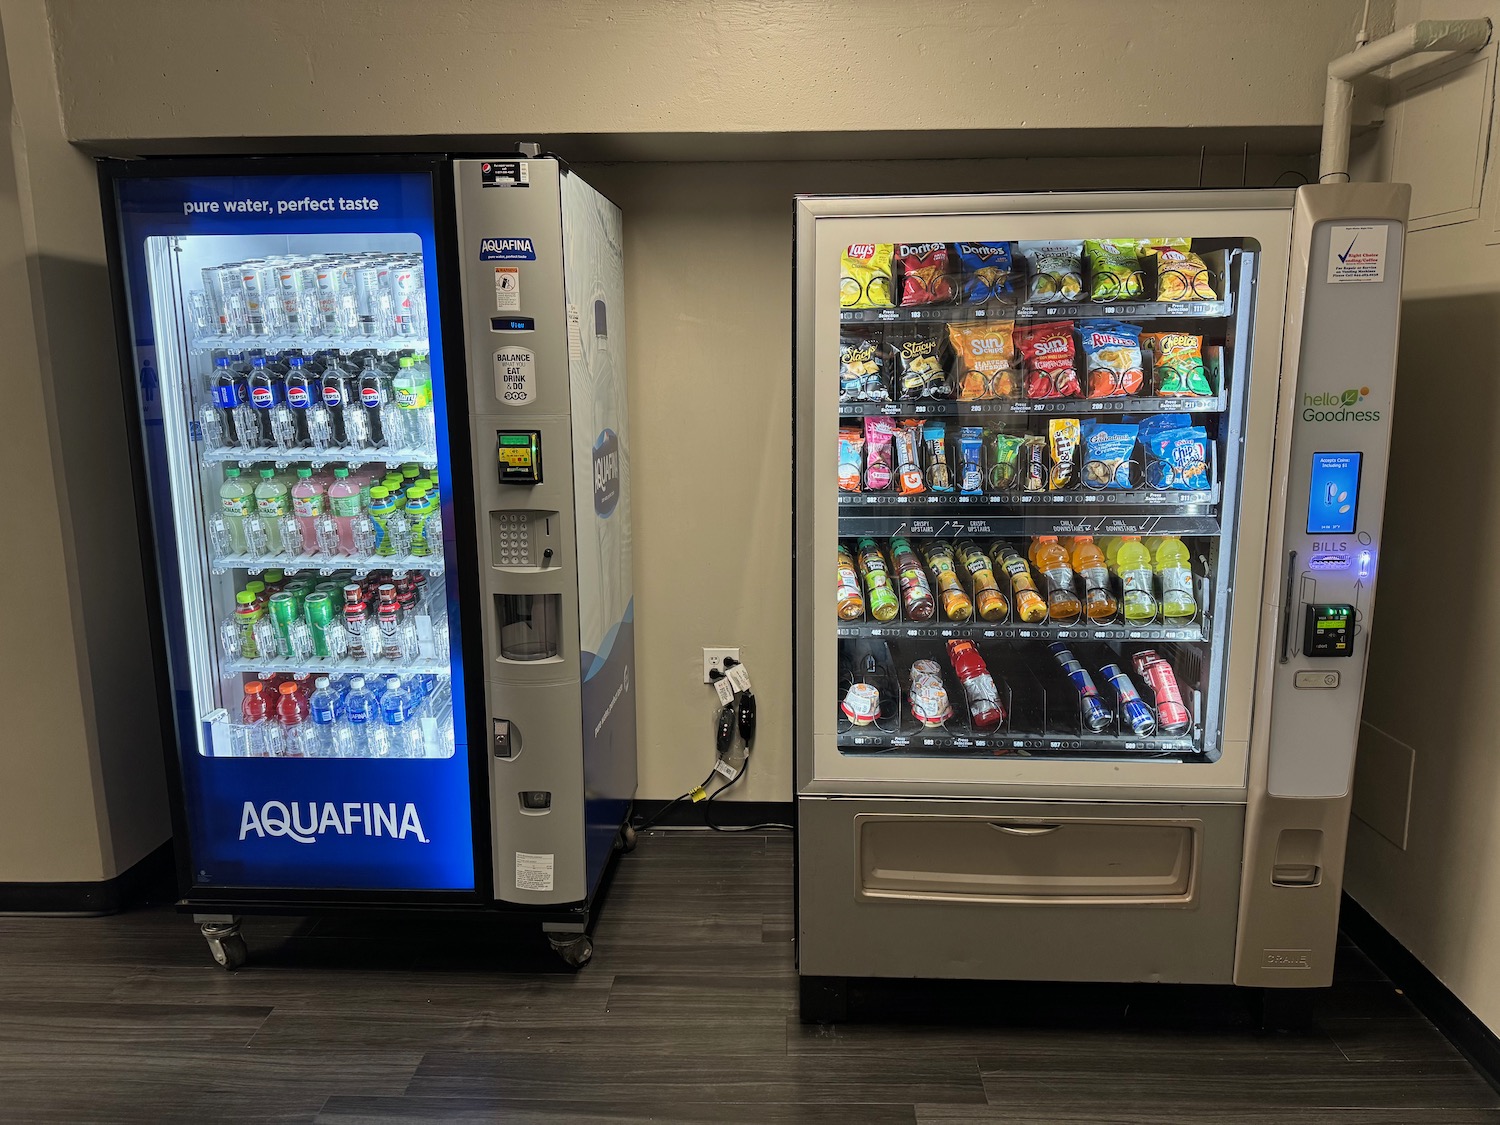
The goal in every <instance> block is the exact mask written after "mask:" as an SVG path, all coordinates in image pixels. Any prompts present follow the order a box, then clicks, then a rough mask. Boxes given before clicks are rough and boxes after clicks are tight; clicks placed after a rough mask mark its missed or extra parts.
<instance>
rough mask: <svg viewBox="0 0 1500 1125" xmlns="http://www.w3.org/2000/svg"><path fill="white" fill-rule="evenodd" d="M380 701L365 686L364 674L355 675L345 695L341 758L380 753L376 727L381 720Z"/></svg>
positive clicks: (362, 756)
mask: <svg viewBox="0 0 1500 1125" xmlns="http://www.w3.org/2000/svg"><path fill="white" fill-rule="evenodd" d="M379 711H380V706H379V703H378V702H377V701H376V699H375V695H374V693H372V692H371V691H369V690H368V689H367V688H366V687H365V678H364V677H363V676H354V677H353V678H351V679H350V681H349V694H348V695H346V696H345V697H344V726H343V733H344V738H343V739H342V744H341V746H340V750H341V753H340V754H339V757H341V758H368V757H375V756H377V754H378V743H379V738H378V737H372V735H374V734H375V731H374V728H375V726H376V724H377V723H378V722H379Z"/></svg>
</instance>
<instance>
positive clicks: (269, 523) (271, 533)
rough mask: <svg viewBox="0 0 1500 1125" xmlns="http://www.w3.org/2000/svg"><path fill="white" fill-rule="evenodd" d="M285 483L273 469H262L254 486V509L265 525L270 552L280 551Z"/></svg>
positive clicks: (284, 504) (285, 494)
mask: <svg viewBox="0 0 1500 1125" xmlns="http://www.w3.org/2000/svg"><path fill="white" fill-rule="evenodd" d="M288 508H289V505H288V504H287V489H286V485H285V484H283V483H282V482H281V481H279V480H277V479H276V470H275V469H262V470H261V471H260V483H259V484H258V485H256V486H255V510H256V514H257V515H259V516H260V522H261V523H262V524H263V525H265V529H266V543H267V544H268V545H269V549H270V550H271V551H272V553H275V554H279V553H280V552H281V517H282V516H284V515H286V514H287V511H288Z"/></svg>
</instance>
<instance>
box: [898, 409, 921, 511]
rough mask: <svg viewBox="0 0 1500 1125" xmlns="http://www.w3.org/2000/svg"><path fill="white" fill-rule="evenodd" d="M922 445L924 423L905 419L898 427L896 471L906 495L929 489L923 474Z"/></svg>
mask: <svg viewBox="0 0 1500 1125" xmlns="http://www.w3.org/2000/svg"><path fill="white" fill-rule="evenodd" d="M921 445H922V423H920V422H912V421H905V422H902V423H901V424H900V425H898V426H897V427H896V473H897V480H898V482H899V484H900V488H901V493H902V495H904V496H910V495H912V494H914V493H917V492H926V491H927V483H926V479H925V478H924V477H923V476H922V456H921V453H920V452H919V451H920V448H921Z"/></svg>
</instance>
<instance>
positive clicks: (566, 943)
mask: <svg viewBox="0 0 1500 1125" xmlns="http://www.w3.org/2000/svg"><path fill="white" fill-rule="evenodd" d="M547 941H548V942H550V943H551V945H552V952H554V953H556V954H557V955H558V956H559V957H561V958H562V960H563V964H565V965H567V966H568V967H569V968H572V969H581V968H583V967H584V966H585V965H587V964H588V963H589V961H590V960H591V959H592V958H593V956H594V939H593V938H591V937H589V935H588V934H579V935H577V936H573V935H566V936H565V935H562V934H548V935H547Z"/></svg>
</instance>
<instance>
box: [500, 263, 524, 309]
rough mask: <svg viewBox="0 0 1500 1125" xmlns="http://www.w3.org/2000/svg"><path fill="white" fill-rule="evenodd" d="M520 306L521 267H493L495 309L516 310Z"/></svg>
mask: <svg viewBox="0 0 1500 1125" xmlns="http://www.w3.org/2000/svg"><path fill="white" fill-rule="evenodd" d="M520 308H521V267H520V266H496V267H495V311H496V312H517V311H519V310H520Z"/></svg>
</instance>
